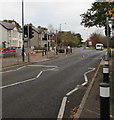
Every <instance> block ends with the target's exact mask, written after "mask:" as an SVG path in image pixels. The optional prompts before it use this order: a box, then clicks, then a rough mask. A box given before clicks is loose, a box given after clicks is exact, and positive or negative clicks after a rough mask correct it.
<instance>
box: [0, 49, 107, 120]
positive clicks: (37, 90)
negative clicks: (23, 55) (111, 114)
mask: <svg viewBox="0 0 114 120" xmlns="http://www.w3.org/2000/svg"><path fill="white" fill-rule="evenodd" d="M104 53H105V51H96V50H93V51H87V50H85V51H84V50H81V49H74V50H73V54H72V55H67V56H64V57H61V58H58V59H52V60H49V61H45V62H40V63H37V64H32V65H28V66H24V67H21V68H19V69H16V70H11V71H6V72H4V73H3V74H2V76H3V80H2V87H1V88H0V89H2V117H3V118H57V117H58V114H59V112H60V108H61V104H62V100H63V98H64V97H65V96H66V94H68V93H69V92H70V91H72V90H73V89H75V88H76V87H77V86H79V85H81V84H83V83H84V82H85V79H84V73H85V72H87V71H89V70H90V69H92V68H96V67H97V66H98V65H99V63H100V61H101V59H102V57H103V55H104ZM92 73H93V72H91V74H92ZM84 93H85V89H82V90H81V92H80V91H78V90H76V91H75V92H71V94H69V95H68V99H67V100H66V101H67V102H66V104H69V108H68V106H67V107H66V108H67V112H64V116H65V117H68V116H69V115H68V114H69V112H68V111H69V110H70V109H71V108H72V107H74V105H76V104H79V103H80V102H81V100H82V97H83V95H84ZM70 100H71V101H70ZM63 106H64V105H63ZM63 111H65V108H64V110H63Z"/></svg>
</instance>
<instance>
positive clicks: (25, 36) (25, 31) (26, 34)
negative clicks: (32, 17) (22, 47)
mask: <svg viewBox="0 0 114 120" xmlns="http://www.w3.org/2000/svg"><path fill="white" fill-rule="evenodd" d="M24 38H28V26H27V25H25V26H24Z"/></svg>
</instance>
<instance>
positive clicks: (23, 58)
mask: <svg viewBox="0 0 114 120" xmlns="http://www.w3.org/2000/svg"><path fill="white" fill-rule="evenodd" d="M22 31H23V32H22V40H23V47H22V60H23V62H24V61H25V57H24V51H25V50H24V49H25V48H24V3H23V0H22Z"/></svg>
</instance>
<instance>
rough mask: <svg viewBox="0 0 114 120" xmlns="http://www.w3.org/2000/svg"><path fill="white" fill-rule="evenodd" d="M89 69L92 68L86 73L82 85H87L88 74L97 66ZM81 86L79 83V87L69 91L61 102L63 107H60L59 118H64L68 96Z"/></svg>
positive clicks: (59, 119)
mask: <svg viewBox="0 0 114 120" xmlns="http://www.w3.org/2000/svg"><path fill="white" fill-rule="evenodd" d="M89 69H91V70H89V71H88V72H85V73H84V79H85V82H84V83H83V84H81V85H82V86H84V85H86V84H87V83H88V79H87V74H88V73H90V72H92V71H94V70H95V68H89ZM79 86H80V85H77V87H76V88H75V89H73V90H71V91H70V92H68V93H67V94H66V97H64V98H63V100H62V103H61V107H60V110H59V114H58V117H57V120H62V118H63V115H64V111H65V106H66V102H67V97H68V96H70V95H71V94H72V93H74V92H75V91H77V90H78V89H79Z"/></svg>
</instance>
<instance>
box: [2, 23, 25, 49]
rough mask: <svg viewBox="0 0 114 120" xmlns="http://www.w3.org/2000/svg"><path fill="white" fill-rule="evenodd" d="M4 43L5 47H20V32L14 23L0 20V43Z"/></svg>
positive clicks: (21, 43)
mask: <svg viewBox="0 0 114 120" xmlns="http://www.w3.org/2000/svg"><path fill="white" fill-rule="evenodd" d="M3 42H4V43H5V45H6V47H10V46H15V47H22V45H23V42H22V32H21V30H19V29H18V28H17V27H16V25H15V23H14V22H13V23H8V22H2V21H0V45H2V44H3Z"/></svg>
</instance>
